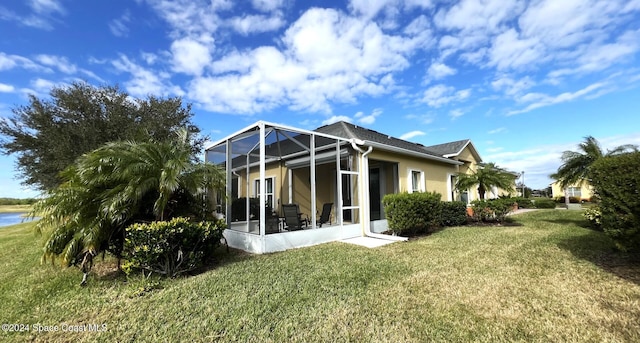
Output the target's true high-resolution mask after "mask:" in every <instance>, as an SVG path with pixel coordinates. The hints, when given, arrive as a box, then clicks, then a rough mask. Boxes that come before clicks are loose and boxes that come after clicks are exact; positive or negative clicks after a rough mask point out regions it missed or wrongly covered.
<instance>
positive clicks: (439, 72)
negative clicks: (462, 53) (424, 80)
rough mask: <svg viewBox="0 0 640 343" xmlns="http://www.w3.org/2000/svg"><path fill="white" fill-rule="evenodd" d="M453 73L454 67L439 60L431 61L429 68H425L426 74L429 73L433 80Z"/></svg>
mask: <svg viewBox="0 0 640 343" xmlns="http://www.w3.org/2000/svg"><path fill="white" fill-rule="evenodd" d="M455 73H456V70H455V69H453V68H451V67H449V66H447V65H446V64H444V63H440V62H435V63H431V65H430V66H429V69H428V70H427V75H429V77H430V78H431V79H434V80H440V79H443V78H445V77H447V76H450V75H454V74H455Z"/></svg>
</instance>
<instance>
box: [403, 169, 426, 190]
mask: <svg viewBox="0 0 640 343" xmlns="http://www.w3.org/2000/svg"><path fill="white" fill-rule="evenodd" d="M414 173H419V175H420V176H419V182H420V184H419V185H418V189H415V187H414V186H415V185H414V184H413V174H414ZM408 181H409V182H408V183H409V187H407V188H408V191H409V193H413V192H426V190H427V187H426V186H425V182H424V171H422V170H420V169H409V175H408Z"/></svg>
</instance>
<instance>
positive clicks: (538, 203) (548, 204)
mask: <svg viewBox="0 0 640 343" xmlns="http://www.w3.org/2000/svg"><path fill="white" fill-rule="evenodd" d="M533 204H534V205H535V207H536V208H556V205H557V203H556V202H555V201H554V200H553V199H544V198H542V199H536V200H535V201H534V202H533Z"/></svg>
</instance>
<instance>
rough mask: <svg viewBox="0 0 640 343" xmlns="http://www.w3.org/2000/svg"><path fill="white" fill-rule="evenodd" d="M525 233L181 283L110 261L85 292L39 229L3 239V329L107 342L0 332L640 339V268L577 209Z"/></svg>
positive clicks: (426, 243) (426, 240) (237, 260)
mask: <svg viewBox="0 0 640 343" xmlns="http://www.w3.org/2000/svg"><path fill="white" fill-rule="evenodd" d="M514 219H515V220H516V221H517V222H519V223H520V224H522V225H520V226H505V227H459V228H448V229H445V230H442V231H439V232H437V233H435V234H433V235H431V236H427V237H422V238H419V239H415V240H411V241H409V242H406V243H396V244H391V245H388V246H385V247H381V248H377V249H367V248H363V247H358V246H352V245H347V244H344V243H338V242H336V243H331V244H323V245H319V246H315V247H310V248H304V249H297V250H292V251H287V252H282V253H276V254H270V255H259V256H256V255H249V254H244V253H240V252H232V253H230V254H226V252H224V251H223V250H224V249H221V250H222V251H221V252H220V255H219V262H218V263H217V265H216V266H214V268H212V269H211V270H209V271H207V272H204V273H201V274H199V275H196V276H192V277H188V278H179V279H175V280H158V279H154V278H151V279H143V278H142V277H135V278H132V279H129V280H127V279H126V278H125V277H123V276H121V275H118V274H115V273H114V272H113V270H114V264H113V261H109V260H107V261H106V262H103V263H100V264H98V265H97V266H96V267H94V271H95V273H96V274H97V275H93V276H92V278H91V279H90V282H89V285H88V286H87V287H85V288H81V287H79V286H78V284H79V281H80V278H81V273H80V272H79V271H78V270H77V269H74V268H69V269H63V270H61V269H59V267H53V266H51V265H48V264H47V265H40V264H39V263H38V260H39V257H40V244H39V241H38V240H39V238H36V237H35V236H34V235H33V233H32V232H31V230H30V227H31V225H33V224H30V223H28V224H20V225H16V226H11V227H8V228H3V229H1V230H0V261H2V264H1V265H0V275H1V277H2V279H1V280H0V302H1V303H2V304H3V313H4V315H3V317H4V318H3V321H4V322H6V323H26V324H31V325H32V326H33V324H41V325H58V326H59V327H61V325H62V324H63V323H68V324H73V325H77V324H85V323H94V324H106V331H104V332H99V333H95V332H80V333H68V332H40V333H35V332H33V331H30V332H23V333H9V332H3V333H0V335H1V336H0V340H1V341H15V342H19V341H25V340H32V341H62V342H64V341H69V342H92V341H121V342H129V341H130V342H133V341H136V342H138V341H143V342H145V341H146V342H155V341H169V342H171V341H195V342H202V341H206V342H208V341H247V342H282V341H287V342H306V341H331V342H336V341H337V342H348V341H366V342H368V341H376V342H424V341H461V342H464V341H474V342H478V341H479V342H494V341H544V342H549V341H553V342H555V341H593V342H602V341H620V342H624V341H627V342H634V341H636V342H637V341H640V330H638V323H639V322H640V266H639V265H638V262H637V260H636V261H635V262H634V261H633V260H631V259H630V258H628V257H626V256H623V255H619V254H617V253H615V252H614V251H613V245H612V244H611V243H610V242H609V241H608V239H607V238H606V237H604V236H603V234H602V233H600V232H596V231H592V230H589V229H587V228H585V227H584V226H585V225H586V222H585V221H584V220H583V219H582V218H581V216H580V212H579V211H560V210H542V211H536V212H531V213H526V214H522V215H518V216H516V217H514Z"/></svg>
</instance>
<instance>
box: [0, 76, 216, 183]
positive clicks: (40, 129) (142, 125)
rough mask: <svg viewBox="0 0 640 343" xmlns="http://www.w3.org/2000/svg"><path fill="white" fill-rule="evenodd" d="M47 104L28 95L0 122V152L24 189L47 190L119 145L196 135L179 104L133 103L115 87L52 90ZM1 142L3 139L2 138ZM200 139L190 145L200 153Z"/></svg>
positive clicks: (177, 100) (75, 86)
mask: <svg viewBox="0 0 640 343" xmlns="http://www.w3.org/2000/svg"><path fill="white" fill-rule="evenodd" d="M50 96H51V98H50V99H44V100H43V99H39V98H37V97H36V96H33V95H31V96H30V97H29V104H28V105H26V106H18V107H16V108H14V109H13V114H14V115H13V116H12V117H11V118H6V119H4V120H0V138H3V139H1V140H0V151H2V152H3V153H4V154H17V163H16V164H17V165H16V167H17V169H18V172H19V173H20V175H21V177H22V178H23V183H24V184H25V185H29V186H32V187H35V188H37V189H40V190H51V189H54V188H55V187H56V186H58V185H59V184H60V183H61V182H62V179H61V178H60V175H59V174H60V172H61V171H63V170H64V169H65V168H67V167H68V166H69V165H71V164H72V163H73V162H74V161H75V159H76V158H78V157H79V156H80V155H82V154H83V153H86V152H89V151H92V150H94V149H97V148H99V147H101V146H102V145H104V144H105V143H107V142H112V141H118V140H136V141H144V140H146V139H155V140H157V141H163V140H166V139H167V137H169V136H170V133H171V132H173V131H175V130H177V129H178V128H184V127H187V128H188V130H189V131H190V132H191V133H194V134H195V133H198V132H199V129H198V128H197V127H196V126H194V125H193V124H192V123H191V122H190V120H191V117H192V116H193V113H192V112H191V106H190V105H186V106H183V105H182V100H181V99H180V98H166V99H164V98H157V97H154V96H149V97H148V98H146V99H132V98H131V97H129V95H128V94H127V93H125V92H123V91H122V90H120V89H119V88H118V87H117V86H116V87H111V86H103V87H95V86H92V85H90V84H87V83H84V82H77V83H73V84H71V85H68V86H61V87H57V88H53V89H52V90H51V93H50ZM2 136H4V137H2ZM203 142H204V139H199V140H194V141H193V142H192V143H193V150H194V151H201V148H202V145H203Z"/></svg>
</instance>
